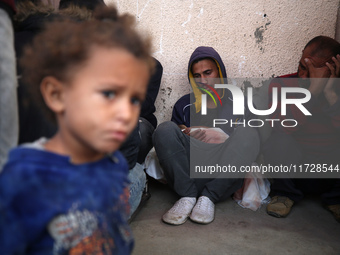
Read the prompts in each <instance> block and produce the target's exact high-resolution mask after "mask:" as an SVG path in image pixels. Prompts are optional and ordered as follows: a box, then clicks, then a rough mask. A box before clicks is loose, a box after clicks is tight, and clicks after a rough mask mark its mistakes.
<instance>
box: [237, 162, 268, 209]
mask: <svg viewBox="0 0 340 255" xmlns="http://www.w3.org/2000/svg"><path fill="white" fill-rule="evenodd" d="M253 165H254V164H253ZM269 192H270V182H269V181H268V180H267V179H266V178H263V177H262V175H261V174H260V173H247V174H246V177H245V179H244V183H243V186H242V188H240V189H239V190H238V191H236V192H235V193H234V196H233V199H234V200H235V201H236V202H237V203H238V204H239V205H240V206H242V207H243V208H249V209H251V210H253V211H256V210H257V209H258V208H260V207H261V205H262V204H264V203H268V202H269V200H270V198H269V196H268V195H269Z"/></svg>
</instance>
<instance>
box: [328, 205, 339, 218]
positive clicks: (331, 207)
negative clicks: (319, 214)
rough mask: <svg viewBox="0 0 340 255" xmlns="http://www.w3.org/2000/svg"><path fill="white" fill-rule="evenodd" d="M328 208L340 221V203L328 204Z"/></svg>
mask: <svg viewBox="0 0 340 255" xmlns="http://www.w3.org/2000/svg"><path fill="white" fill-rule="evenodd" d="M327 209H328V210H329V211H331V213H333V215H334V218H335V219H336V220H337V221H338V222H340V204H337V205H328V206H327Z"/></svg>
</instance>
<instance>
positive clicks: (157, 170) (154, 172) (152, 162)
mask: <svg viewBox="0 0 340 255" xmlns="http://www.w3.org/2000/svg"><path fill="white" fill-rule="evenodd" d="M144 168H145V171H146V173H147V174H148V175H149V176H151V177H152V178H154V179H156V180H158V181H160V182H162V183H166V179H165V176H164V171H163V169H162V167H161V165H160V164H159V161H158V157H157V154H156V151H155V148H154V147H153V148H152V149H151V150H150V151H149V153H148V155H146V158H145V161H144Z"/></svg>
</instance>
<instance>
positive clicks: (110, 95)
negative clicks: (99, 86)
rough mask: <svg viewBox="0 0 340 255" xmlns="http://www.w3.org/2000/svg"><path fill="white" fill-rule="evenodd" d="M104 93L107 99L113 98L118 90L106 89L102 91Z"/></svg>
mask: <svg viewBox="0 0 340 255" xmlns="http://www.w3.org/2000/svg"><path fill="white" fill-rule="evenodd" d="M102 94H103V95H104V97H106V98H107V99H113V98H114V97H115V96H116V92H115V91H113V90H104V91H102Z"/></svg>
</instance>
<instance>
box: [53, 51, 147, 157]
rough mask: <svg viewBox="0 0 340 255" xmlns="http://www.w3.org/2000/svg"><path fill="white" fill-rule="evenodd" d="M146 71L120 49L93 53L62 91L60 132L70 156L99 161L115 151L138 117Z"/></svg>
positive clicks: (145, 85)
mask: <svg viewBox="0 0 340 255" xmlns="http://www.w3.org/2000/svg"><path fill="white" fill-rule="evenodd" d="M148 80H149V69H148V66H147V64H146V63H145V62H143V61H141V60H138V59H136V58H135V57H134V56H133V55H132V54H130V53H129V52H127V51H125V50H122V49H105V48H95V49H94V50H93V51H92V56H91V57H90V59H89V60H88V61H87V63H86V65H85V66H83V67H81V68H80V69H76V70H75V72H74V75H73V78H72V80H71V82H69V83H68V84H67V85H65V86H64V88H65V90H64V94H63V96H64V98H63V101H64V110H63V112H62V113H61V114H59V116H58V122H59V123H58V124H59V132H60V134H62V137H64V138H65V140H66V141H67V146H68V150H69V149H72V150H73V152H71V154H72V153H78V152H79V153H82V156H83V157H84V156H85V155H88V157H89V158H100V157H101V156H104V155H105V154H106V153H108V152H113V151H115V150H117V149H118V148H119V147H120V145H121V144H122V143H123V142H124V140H125V139H126V138H127V137H128V135H129V134H130V133H131V131H132V130H133V129H134V128H135V126H136V123H137V119H138V117H139V113H140V108H141V103H142V101H143V100H144V97H145V94H146V89H147V83H148Z"/></svg>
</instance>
